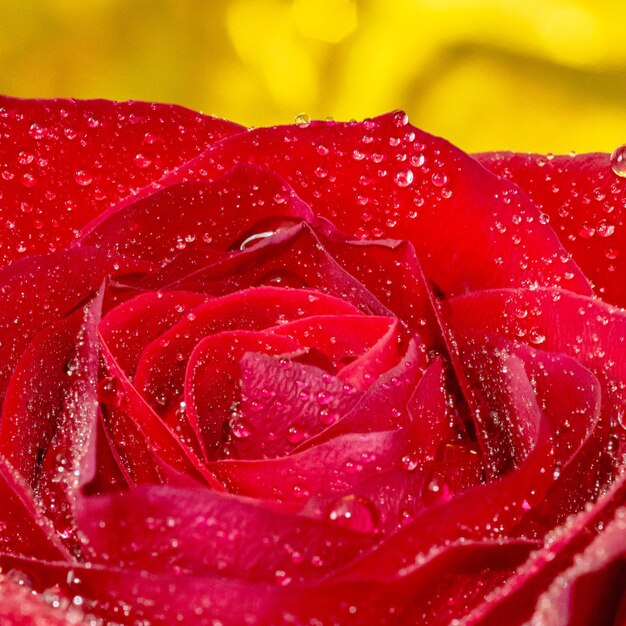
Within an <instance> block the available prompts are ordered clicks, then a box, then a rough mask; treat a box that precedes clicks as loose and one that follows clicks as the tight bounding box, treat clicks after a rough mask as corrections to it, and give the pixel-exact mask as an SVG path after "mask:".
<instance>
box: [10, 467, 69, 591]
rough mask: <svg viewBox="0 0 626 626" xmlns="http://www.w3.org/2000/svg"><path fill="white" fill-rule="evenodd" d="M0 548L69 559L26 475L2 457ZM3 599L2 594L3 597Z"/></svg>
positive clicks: (38, 555) (20, 552)
mask: <svg viewBox="0 0 626 626" xmlns="http://www.w3.org/2000/svg"><path fill="white" fill-rule="evenodd" d="M0 497H1V498H2V503H3V504H2V508H1V509H0V546H1V548H2V550H3V551H6V552H9V553H16V554H30V555H33V556H35V557H37V558H42V559H60V560H69V559H70V555H69V553H68V551H67V550H66V548H65V547H64V546H63V544H62V542H61V541H60V540H59V537H58V536H57V534H56V533H55V531H54V527H53V526H52V524H51V523H50V520H49V519H48V518H47V517H46V516H45V515H44V512H43V511H42V510H41V509H40V507H39V506H38V505H37V504H36V503H35V500H34V495H33V492H32V491H31V489H30V487H29V486H28V484H26V482H25V481H24V479H23V478H22V476H21V475H20V474H19V473H18V472H17V471H16V470H14V469H13V468H12V467H11V465H10V464H9V463H8V461H6V460H5V459H4V457H2V456H0ZM0 597H1V595H0Z"/></svg>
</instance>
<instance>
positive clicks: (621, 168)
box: [610, 144, 626, 178]
mask: <svg viewBox="0 0 626 626" xmlns="http://www.w3.org/2000/svg"><path fill="white" fill-rule="evenodd" d="M610 163H611V169H612V170H613V172H614V173H615V174H617V176H620V177H621V178H626V144H624V145H623V146H620V147H619V148H617V149H616V150H615V152H613V154H612V155H611V161H610Z"/></svg>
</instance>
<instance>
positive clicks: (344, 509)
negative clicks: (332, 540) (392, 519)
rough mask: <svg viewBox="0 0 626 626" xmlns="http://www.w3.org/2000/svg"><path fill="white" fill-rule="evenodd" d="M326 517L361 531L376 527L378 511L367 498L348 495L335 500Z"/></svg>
mask: <svg viewBox="0 0 626 626" xmlns="http://www.w3.org/2000/svg"><path fill="white" fill-rule="evenodd" d="M328 518H329V519H330V520H331V521H333V522H335V523H337V524H338V525H339V526H343V527H344V528H350V529H351V530H356V531H358V532H363V533H372V532H375V531H376V530H377V529H378V524H379V521H378V511H377V510H376V507H375V506H374V504H373V503H372V502H371V501H370V500H368V499H367V498H363V497H361V496H355V495H349V496H344V497H343V498H340V499H339V500H337V501H336V502H335V503H334V504H333V505H332V507H331V509H330V511H329V512H328Z"/></svg>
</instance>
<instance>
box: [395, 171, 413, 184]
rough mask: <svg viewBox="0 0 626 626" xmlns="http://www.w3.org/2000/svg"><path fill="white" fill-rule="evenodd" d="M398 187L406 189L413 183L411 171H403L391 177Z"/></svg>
mask: <svg viewBox="0 0 626 626" xmlns="http://www.w3.org/2000/svg"><path fill="white" fill-rule="evenodd" d="M393 179H394V180H395V181H396V185H398V187H408V186H409V185H410V184H411V183H412V182H413V170H410V169H408V168H407V169H403V170H400V171H399V172H397V173H396V175H395V176H394V177H393Z"/></svg>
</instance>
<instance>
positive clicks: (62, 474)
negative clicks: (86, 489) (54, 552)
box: [37, 289, 104, 542]
mask: <svg viewBox="0 0 626 626" xmlns="http://www.w3.org/2000/svg"><path fill="white" fill-rule="evenodd" d="M103 295H104V289H100V291H99V293H98V294H97V295H96V296H95V297H94V298H93V299H92V300H91V301H90V302H89V304H87V305H85V306H84V307H83V309H82V311H79V312H78V316H77V321H78V322H79V324H78V329H77V335H76V347H75V351H74V356H73V358H72V360H71V361H70V362H69V363H68V364H67V367H66V376H70V377H71V382H70V384H69V387H68V389H67V392H66V393H65V394H64V397H63V409H62V411H61V413H60V415H59V418H58V420H57V423H56V428H55V430H54V436H53V437H52V440H51V441H50V445H49V446H48V448H47V450H46V453H45V455H44V457H43V459H42V461H41V473H40V474H39V476H38V480H37V490H38V493H39V494H40V497H41V499H42V501H43V505H44V507H45V509H46V513H47V514H48V516H49V517H50V519H52V520H53V523H54V525H55V528H56V530H57V532H58V533H59V534H60V535H61V537H63V538H64V539H66V540H68V541H69V542H74V541H76V537H75V524H74V505H75V501H76V496H77V493H78V492H79V490H80V489H81V488H82V487H83V486H84V485H86V484H87V483H88V482H89V481H90V480H92V479H93V477H94V473H95V470H96V458H95V456H96V428H97V422H98V359H99V347H98V331H97V327H98V323H99V322H100V314H101V310H102V300H103Z"/></svg>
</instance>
